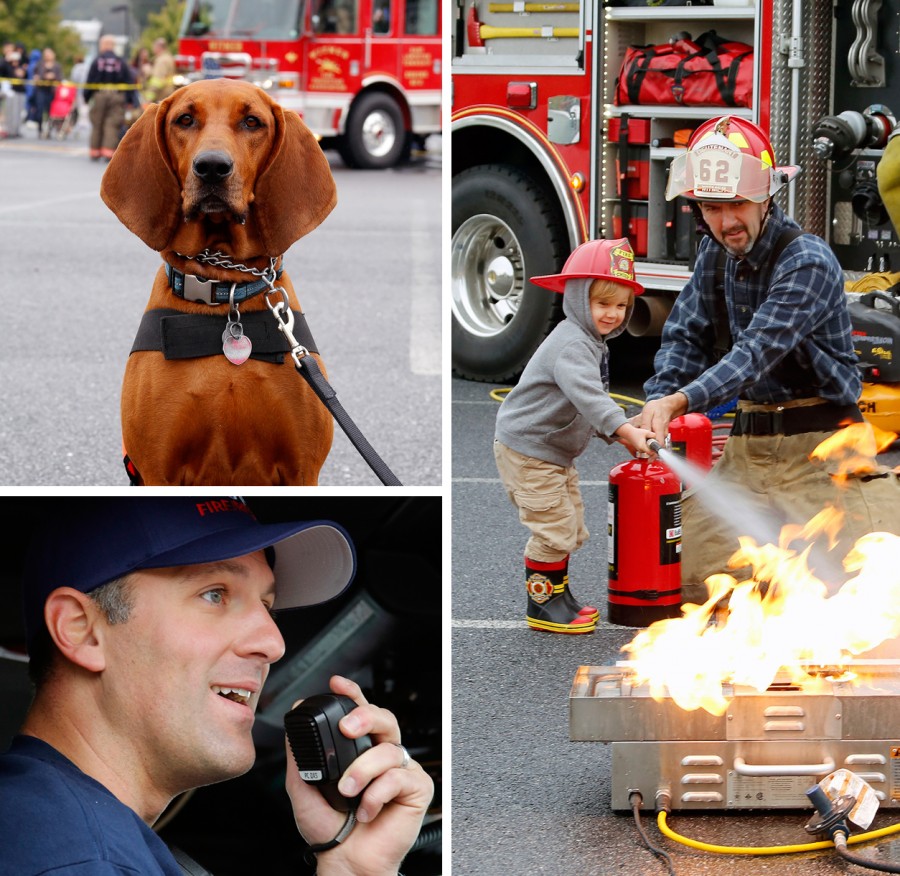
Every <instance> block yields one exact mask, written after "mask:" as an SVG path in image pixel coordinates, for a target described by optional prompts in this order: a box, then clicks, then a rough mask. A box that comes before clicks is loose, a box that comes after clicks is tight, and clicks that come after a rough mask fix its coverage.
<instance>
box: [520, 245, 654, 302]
mask: <svg viewBox="0 0 900 876" xmlns="http://www.w3.org/2000/svg"><path fill="white" fill-rule="evenodd" d="M578 277H588V278H591V279H595V280H612V281H613V282H614V283H621V284H622V285H623V286H628V287H630V288H631V290H632V291H633V292H634V294H635V295H640V294H641V292H643V291H644V287H643V286H641V284H640V283H637V282H635V279H634V250H633V249H632V248H631V244H630V243H629V242H628V238H626V237H620V238H618V239H617V240H589V241H588V242H587V243H582V244H581V246H579V247H576V248H575V249H574V250H573V252H572V254H571V255H570V256H569V257H568V258H567V259H566V263H565V264H564V265H563V269H562V273H560V274H546V275H544V276H542V277H532V278H531V282H532V283H534V284H535V285H536V286H543V287H544V288H545V289H551V290H552V291H554V292H565V290H566V280H574V279H576V278H578Z"/></svg>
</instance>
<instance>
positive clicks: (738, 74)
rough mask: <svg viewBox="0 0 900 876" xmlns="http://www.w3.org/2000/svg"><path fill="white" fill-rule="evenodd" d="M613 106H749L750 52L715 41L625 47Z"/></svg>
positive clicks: (710, 35) (711, 36) (707, 36)
mask: <svg viewBox="0 0 900 876" xmlns="http://www.w3.org/2000/svg"><path fill="white" fill-rule="evenodd" d="M615 102H616V104H617V105H619V106H623V105H625V104H653V103H657V104H665V105H671V104H680V105H681V106H745V107H749V106H750V105H751V104H752V102H753V47H752V46H748V45H747V44H746V43H738V42H733V41H731V40H726V39H723V38H722V37H720V36H718V35H717V34H716V32H715V31H714V30H710V31H707V32H706V33H704V34H701V35H700V36H699V37H697V39H696V41H695V40H691V39H689V38H687V39H672V40H670V41H669V42H668V43H666V44H665V45H661V46H630V47H629V48H628V49H626V51H625V59H624V61H623V62H622V69H621V71H620V72H619V78H618V79H617V81H616V100H615Z"/></svg>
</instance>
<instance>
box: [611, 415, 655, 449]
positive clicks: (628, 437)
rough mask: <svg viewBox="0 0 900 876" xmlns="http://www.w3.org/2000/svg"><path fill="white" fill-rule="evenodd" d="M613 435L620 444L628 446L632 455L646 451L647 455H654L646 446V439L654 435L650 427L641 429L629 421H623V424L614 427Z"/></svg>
mask: <svg viewBox="0 0 900 876" xmlns="http://www.w3.org/2000/svg"><path fill="white" fill-rule="evenodd" d="M614 435H615V438H616V440H617V441H618V442H619V443H620V444H622V445H624V446H625V447H627V448H628V451H629V452H630V453H631V455H632V456H634V455H635V454H638V453H646V454H648V455H649V456H655V455H656V454H655V453H653V451H652V450H651V449H650V448H649V447H648V446H647V441H648V440H649V439H651V438H655V437H656V436H655V435H654V433H653V430H652V429H641V428H639V427H637V426H633V425H632V424H631V423H625V425H624V426H619V428H618V429H616V431H615V433H614Z"/></svg>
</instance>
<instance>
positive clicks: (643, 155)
mask: <svg viewBox="0 0 900 876" xmlns="http://www.w3.org/2000/svg"><path fill="white" fill-rule="evenodd" d="M621 133H622V119H620V118H615V119H610V120H609V126H608V128H607V135H606V136H607V142H608V143H609V144H610V145H611V146H615V145H617V144H618V143H619V138H620V135H621ZM649 143H650V119H633V118H631V117H629V118H628V144H629V149H628V157H627V162H628V163H627V165H626V168H625V180H624V182H625V196H626V197H627V198H629V199H630V200H632V201H646V200H647V198H648V197H649V196H650V148H649ZM632 146H637V148H630V147H632ZM620 161H621V159H620V158H616V191H617V192H618V194H619V197H622V182H623V180H622V169H621V167H620Z"/></svg>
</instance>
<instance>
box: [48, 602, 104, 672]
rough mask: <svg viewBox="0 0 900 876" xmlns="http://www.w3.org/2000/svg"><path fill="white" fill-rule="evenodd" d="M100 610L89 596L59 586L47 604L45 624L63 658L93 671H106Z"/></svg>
mask: <svg viewBox="0 0 900 876" xmlns="http://www.w3.org/2000/svg"><path fill="white" fill-rule="evenodd" d="M101 614H102V612H101V610H100V609H99V607H98V606H97V605H96V603H95V602H94V601H93V600H92V599H91V597H90V596H88V595H87V594H86V593H82V592H81V591H80V590H75V589H74V588H72V587H57V589H56V590H54V591H53V592H52V593H51V594H50V595H49V596H48V597H47V601H46V602H45V603H44V623H46V624H47V629H48V630H49V631H50V638H51V639H53V642H54V644H55V645H56V647H57V648H58V649H59V651H60V652H61V653H62V655H63V656H64V657H65V658H66V659H67V660H69V661H70V662H71V663H74V664H75V665H76V666H81V667H82V668H83V669H87V670H88V671H90V672H100V671H101V670H103V669H105V668H106V656H105V654H104V652H103V647H102V642H101V638H100V637H99V636H98V634H97V633H98V629H97V628H98V625H99V623H100V619H101Z"/></svg>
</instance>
